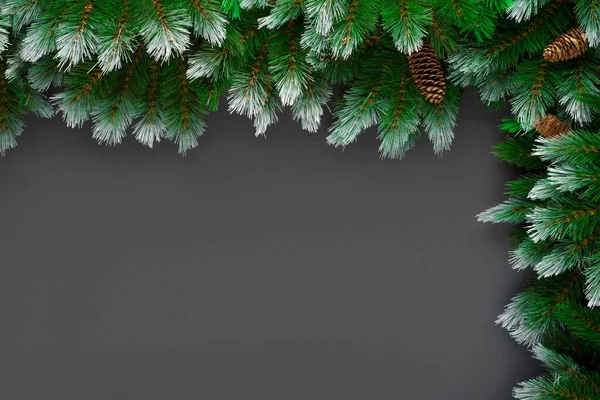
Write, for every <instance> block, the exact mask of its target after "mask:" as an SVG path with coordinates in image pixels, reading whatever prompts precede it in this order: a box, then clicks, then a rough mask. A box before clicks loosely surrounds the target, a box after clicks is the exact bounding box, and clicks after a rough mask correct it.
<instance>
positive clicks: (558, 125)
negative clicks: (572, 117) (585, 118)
mask: <svg viewBox="0 0 600 400" xmlns="http://www.w3.org/2000/svg"><path fill="white" fill-rule="evenodd" d="M533 127H534V128H535V130H536V131H537V132H538V133H539V134H540V135H542V136H545V137H555V136H558V135H562V134H563V133H566V132H568V131H569V130H570V129H571V127H570V126H569V124H567V123H566V122H564V121H561V120H560V119H558V117H557V116H555V115H552V114H547V115H546V116H545V117H544V118H542V119H541V120H540V121H539V122H538V123H537V124H535V125H534V126H533Z"/></svg>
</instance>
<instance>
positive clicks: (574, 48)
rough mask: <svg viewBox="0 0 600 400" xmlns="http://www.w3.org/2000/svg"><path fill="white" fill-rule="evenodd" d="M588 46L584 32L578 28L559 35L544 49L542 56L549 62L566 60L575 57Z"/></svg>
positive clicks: (581, 53)
mask: <svg viewBox="0 0 600 400" xmlns="http://www.w3.org/2000/svg"><path fill="white" fill-rule="evenodd" d="M587 48H588V43H587V39H586V37H585V33H583V31H582V30H581V29H579V28H575V29H571V30H570V31H569V32H567V33H565V34H562V35H560V36H559V37H558V38H557V39H555V40H554V41H553V42H552V43H550V44H549V45H548V46H546V48H545V49H544V58H545V59H546V60H548V61H550V62H560V61H567V60H570V59H572V58H577V57H579V56H581V55H583V53H585V51H586V50H587Z"/></svg>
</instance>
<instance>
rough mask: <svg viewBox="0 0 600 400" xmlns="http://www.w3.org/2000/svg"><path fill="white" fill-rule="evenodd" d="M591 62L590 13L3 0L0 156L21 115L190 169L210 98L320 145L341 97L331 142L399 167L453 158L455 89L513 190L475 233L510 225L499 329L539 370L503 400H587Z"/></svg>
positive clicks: (593, 344)
mask: <svg viewBox="0 0 600 400" xmlns="http://www.w3.org/2000/svg"><path fill="white" fill-rule="evenodd" d="M599 45H600V2H599V1H598V0H453V1H447V0H222V1H220V0H168V1H167V0H102V1H93V0H0V153H2V154H4V152H5V151H7V150H9V149H11V148H13V147H15V146H16V140H17V138H18V136H19V135H20V134H21V133H22V132H23V130H24V124H23V122H22V117H23V116H24V115H25V114H26V113H29V112H33V113H36V114H37V115H39V116H41V117H51V116H53V115H55V114H56V113H59V114H61V115H62V117H63V119H64V121H65V122H66V124H67V125H68V126H69V127H79V126H81V125H83V124H84V123H86V122H88V121H91V124H92V132H93V136H94V138H96V139H97V140H98V141H99V142H100V143H104V144H109V145H115V144H118V143H120V142H121V141H122V139H123V138H124V137H125V135H126V134H127V133H128V132H131V134H132V135H133V136H135V138H136V139H137V140H138V141H139V142H141V143H143V144H145V145H147V146H150V147H152V146H153V144H154V143H155V142H158V141H161V140H170V141H172V142H174V143H175V144H176V145H177V146H178V148H179V151H180V152H181V153H185V152H187V151H188V150H190V149H192V148H194V147H196V146H197V145H198V137H199V136H200V135H202V133H203V130H204V117H205V115H206V114H207V113H209V112H211V111H214V110H216V109H217V107H218V106H219V103H220V100H221V99H222V98H223V97H226V99H227V103H228V107H229V110H230V111H231V112H235V113H238V114H242V115H245V116H247V117H249V118H251V119H252V120H253V121H254V126H255V128H256V134H257V135H263V134H264V133H265V131H266V129H267V128H268V127H269V126H270V125H271V124H273V123H275V122H276V121H277V118H278V114H279V113H280V112H281V111H282V110H283V108H284V107H290V109H291V112H292V115H293V117H294V119H295V120H297V121H299V123H300V124H301V126H302V128H304V129H305V130H307V131H309V132H315V131H316V130H317V129H318V128H319V126H320V120H321V117H322V115H323V109H324V107H325V106H326V105H327V104H328V103H330V102H331V101H332V86H334V85H338V86H341V87H342V88H343V89H344V92H343V95H342V96H341V98H339V99H338V100H337V101H335V106H334V107H333V123H332V125H331V126H330V127H329V134H328V136H327V142H328V143H329V144H331V145H334V146H341V147H344V146H347V145H349V144H351V143H352V142H354V141H356V140H357V138H358V137H359V135H360V134H361V133H362V132H364V131H365V130H367V129H368V128H371V127H375V128H376V130H377V134H378V138H379V140H380V143H381V144H380V149H379V150H380V153H381V156H382V157H386V158H387V157H389V158H401V157H403V156H404V154H405V153H406V152H407V151H408V150H409V149H410V148H411V147H413V146H414V143H415V140H416V138H417V136H418V135H419V134H420V128H422V129H423V130H424V132H425V133H426V134H427V136H428V137H429V139H430V141H431V142H432V144H433V148H434V151H435V152H436V153H440V152H442V151H444V150H447V149H448V148H449V146H450V144H451V141H452V138H453V128H454V125H455V120H456V116H457V112H458V105H459V102H460V97H461V92H462V90H463V88H465V87H476V88H478V89H479V96H480V98H481V100H482V101H483V102H484V103H486V104H490V105H495V104H502V103H503V102H504V101H505V100H508V103H509V104H510V107H511V111H512V113H513V116H514V117H513V118H511V119H506V120H505V121H504V122H503V124H502V125H501V129H503V130H504V131H506V133H507V135H506V139H505V140H504V141H503V142H501V143H500V144H498V145H497V146H496V148H495V153H496V155H497V156H498V157H500V158H501V159H503V160H505V161H506V162H508V163H510V164H513V165H516V166H518V167H520V168H521V169H522V170H523V171H524V172H523V175H522V176H521V177H519V178H518V179H516V180H514V181H512V182H509V183H508V184H507V191H506V192H507V194H508V195H509V199H508V200H507V201H505V202H504V203H502V204H500V205H498V206H496V207H493V208H491V209H489V210H487V211H485V212H483V213H482V214H480V215H479V219H480V220H482V221H489V222H508V223H513V224H516V225H517V227H516V228H515V231H514V234H513V235H512V239H513V242H514V249H513V250H512V251H511V254H510V263H511V265H512V266H513V268H515V269H517V270H521V269H525V268H528V267H531V268H532V269H533V271H534V273H535V279H533V280H532V281H531V283H530V284H529V286H528V287H527V288H526V289H525V291H523V292H522V293H520V294H518V295H517V296H515V297H514V298H513V299H512V300H511V303H510V304H509V305H508V306H507V307H506V309H505V310H504V312H503V313H502V314H501V315H500V316H499V318H498V320H497V322H498V323H499V324H501V325H502V326H504V327H505V328H506V329H507V330H508V331H509V332H510V334H511V335H512V336H513V337H514V338H515V340H517V341H518V342H519V343H521V344H523V345H525V346H527V347H529V348H530V349H531V350H532V352H533V354H534V356H535V357H536V358H538V359H539V360H541V361H542V362H543V364H544V365H545V366H546V367H547V373H546V374H545V375H543V376H541V377H539V378H536V379H533V380H529V381H525V382H523V383H521V384H520V385H519V386H518V387H517V388H515V390H514V393H513V394H514V396H515V397H516V398H518V399H526V400H549V399H578V400H591V399H600V312H599V310H600V308H599V306H600V252H599V251H598V245H600V154H599V152H600V135H599V134H598V133H597V132H598V130H599V129H600V118H599V117H598V110H599V109H600V71H599V68H600V54H599V50H598V46H599ZM50 89H51V90H50ZM50 92H51V93H53V94H52V95H51V96H50V97H49V96H48V95H47V93H50Z"/></svg>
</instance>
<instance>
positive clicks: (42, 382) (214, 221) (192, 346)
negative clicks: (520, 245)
mask: <svg viewBox="0 0 600 400" xmlns="http://www.w3.org/2000/svg"><path fill="white" fill-rule="evenodd" d="M461 111H462V112H461V114H460V117H459V121H458V127H457V129H456V139H455V142H454V145H453V149H452V151H451V152H449V153H446V154H445V155H444V156H443V158H441V159H440V158H438V157H436V156H434V155H433V153H432V150H431V145H430V144H429V142H428V141H427V140H426V138H423V140H421V141H420V142H419V143H418V145H417V148H416V149H415V150H413V151H411V152H410V153H409V154H408V156H407V158H406V159H405V160H404V161H382V160H380V159H379V158H378V155H377V152H376V149H377V145H378V143H377V141H376V139H375V136H376V133H375V132H373V131H371V132H368V133H367V134H365V135H363V136H362V137H361V139H360V140H359V141H358V143H355V144H353V145H351V146H349V147H348V148H347V149H346V150H345V151H344V152H342V151H341V150H340V149H335V148H332V147H328V146H326V144H325V135H326V131H325V129H323V130H322V131H321V132H319V133H318V134H315V135H311V134H308V133H306V132H304V131H302V130H301V129H300V127H299V125H297V124H296V123H294V122H293V121H292V120H291V118H290V116H289V115H284V116H283V117H282V119H281V121H280V122H279V124H277V125H276V126H274V127H272V128H271V129H270V130H269V131H268V132H267V136H268V139H267V140H265V139H263V138H255V137H254V135H253V129H252V126H251V122H250V121H249V120H247V119H245V118H243V117H240V116H230V115H229V114H228V112H227V111H226V109H225V108H224V109H223V110H221V111H219V112H218V113H216V114H213V115H210V116H209V117H208V129H207V132H206V133H205V136H204V137H203V138H201V140H200V147H199V148H198V149H196V150H193V151H191V152H190V153H189V154H188V156H187V157H185V158H182V157H180V156H178V155H177V154H176V149H175V147H174V145H172V144H170V143H161V144H160V145H159V146H158V147H157V148H155V149H154V150H150V149H147V148H145V147H143V146H141V145H139V144H137V143H136V142H135V141H134V139H133V138H128V139H126V140H125V142H124V144H122V145H121V146H118V147H115V148H110V147H101V146H97V144H96V143H95V141H94V139H92V137H91V132H90V129H89V127H87V128H86V129H79V130H71V129H68V128H66V127H65V126H64V124H63V123H62V121H61V120H60V118H56V119H54V120H51V121H44V120H38V119H35V118H33V117H32V118H28V119H27V125H28V126H27V130H26V132H25V133H24V134H23V136H22V137H21V140H20V142H19V143H20V145H19V147H18V148H17V149H16V150H13V151H11V152H9V153H7V156H6V157H5V158H4V159H2V160H0V188H1V189H0V190H1V193H2V200H1V201H0V221H1V225H0V257H1V258H0V260H1V264H2V267H1V269H0V271H1V278H0V321H1V329H0V377H1V378H0V381H1V382H0V398H1V399H7V400H8V399H10V400H21V399H23V400H34V399H35V400H39V399H43V400H54V399H56V400H59V399H60V400H95V399H103V400H104V399H115V400H121V399H123V400H124V399H144V400H164V399H174V400H179V399H194V400H198V399H201V400H204V399H207V400H208V399H210V400H222V399H223V400H229V399H231V400H267V399H272V400H337V399H340V400H342V399H343V400H365V399H369V400H379V399H396V400H405V399H406V400H408V399H411V400H412V399H417V400H421V399H422V400H439V399H444V400H454V399H456V400H459V399H460V400H470V399H482V400H500V399H502V400H505V399H510V398H511V388H512V387H513V386H514V385H515V384H516V383H517V382H518V381H522V380H525V379H528V378H532V377H534V376H536V375H537V374H538V373H539V372H540V370H539V366H538V364H537V362H535V361H534V360H532V359H531V357H530V354H529V353H528V352H527V351H526V350H525V349H524V348H521V347H520V346H518V345H517V344H516V343H514V342H513V341H512V339H511V338H510V336H509V335H508V333H507V332H505V331H504V330H503V329H502V328H500V327H498V326H496V325H495V324H494V320H495V318H496V316H497V315H498V314H499V313H500V312H501V311H502V308H503V306H504V305H505V304H506V303H507V302H508V301H509V299H510V297H511V296H513V295H514V294H516V293H517V291H519V290H520V289H521V288H522V287H523V285H524V282H525V281H526V278H527V276H526V275H525V274H517V273H516V272H514V271H513V270H511V269H510V267H509V266H508V264H507V258H508V254H507V251H508V238H507V235H508V232H509V229H510V227H508V226H492V225H485V224H480V223H478V222H477V221H476V219H475V215H476V214H477V213H478V212H480V211H483V210H484V209H486V208H488V207H490V206H492V205H495V204H496V203H498V202H500V201H502V200H503V199H504V195H503V194H502V193H503V190H504V187H503V185H504V183H505V181H506V180H508V179H511V178H512V177H514V176H515V171H514V170H512V169H511V168H509V167H508V166H507V165H506V164H503V163H502V162H501V161H499V160H497V159H495V158H494V157H493V156H492V155H490V151H491V146H492V145H493V144H494V143H497V142H498V141H500V140H501V139H502V133H501V132H499V131H498V130H497V129H496V126H497V124H498V119H499V118H500V114H497V113H494V112H492V111H489V110H486V109H485V108H484V107H483V106H481V105H479V104H477V101H476V98H475V96H474V95H472V94H471V95H469V96H466V98H465V100H464V102H463V105H462V109H461ZM327 119H328V120H327V121H326V122H329V117H327Z"/></svg>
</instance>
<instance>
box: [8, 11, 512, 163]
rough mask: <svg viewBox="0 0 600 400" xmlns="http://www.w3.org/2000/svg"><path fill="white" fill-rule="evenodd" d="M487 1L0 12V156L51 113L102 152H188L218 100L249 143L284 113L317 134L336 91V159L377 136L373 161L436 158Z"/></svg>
mask: <svg viewBox="0 0 600 400" xmlns="http://www.w3.org/2000/svg"><path fill="white" fill-rule="evenodd" d="M493 3H496V1H481V0H457V1H455V2H453V3H452V4H450V3H448V2H446V1H445V0H400V1H397V0H393V1H392V0H276V1H267V0H223V1H220V0H168V1H166V0H102V1H98V0H0V16H1V20H0V52H1V57H2V62H3V64H2V65H0V66H1V67H2V71H3V72H2V76H0V78H2V80H0V85H3V86H2V87H5V89H3V90H6V91H7V93H9V95H8V97H5V100H4V101H6V102H7V104H8V105H7V106H3V108H0V113H1V114H0V118H1V120H0V121H3V122H2V123H1V124H0V135H2V138H3V139H2V141H1V142H0V152H4V151H5V150H7V149H9V148H11V147H14V145H15V138H16V137H17V136H18V135H19V134H20V133H21V132H22V131H23V123H22V121H21V116H22V115H23V114H25V113H26V112H28V111H34V112H37V113H39V114H41V115H43V116H50V115H52V114H53V112H54V111H53V110H55V111H56V112H58V113H60V114H61V115H62V117H63V119H64V120H65V122H66V124H67V125H68V126H70V127H80V126H81V125H82V124H84V123H86V122H87V121H91V124H92V130H93V135H94V137H95V138H96V139H97V140H98V141H99V142H101V143H105V144H109V145H114V144H118V143H120V142H121V141H122V140H123V138H124V137H125V136H126V135H128V134H132V135H134V136H135V137H136V138H137V139H138V140H139V141H140V142H141V143H143V144H145V145H148V146H152V145H153V144H154V143H155V142H158V141H160V140H164V139H168V140H171V141H173V142H174V143H176V144H177V145H178V147H179V151H180V152H182V153H185V152H186V151H187V150H189V149H191V148H193V147H196V146H197V145H198V137H199V136H201V135H202V133H203V131H204V128H205V123H204V117H205V116H206V114H207V113H209V112H211V111H214V110H216V109H217V107H218V106H219V102H220V99H222V98H226V99H227V102H228V108H229V110H230V111H231V112H235V113H238V114H242V115H245V116H247V117H249V118H251V119H252V120H253V122H254V126H255V128H256V134H257V135H263V134H265V132H266V130H267V128H268V127H269V126H270V125H271V124H273V123H275V122H276V121H277V119H278V116H279V115H280V113H281V112H282V111H283V110H284V108H286V107H289V109H290V111H291V113H292V115H293V117H294V119H296V120H298V121H299V122H300V123H301V125H302V127H303V128H304V129H306V130H308V131H309V132H314V131H316V130H317V129H318V127H319V126H320V122H321V119H322V116H323V113H324V108H325V107H326V106H327V104H328V102H329V101H330V99H331V98H332V86H333V85H342V86H343V87H344V89H345V90H344V93H343V95H342V97H341V99H340V101H338V102H337V103H336V105H335V106H333V107H332V109H333V124H332V125H331V127H330V129H329V130H330V134H329V136H328V138H327V141H328V142H329V143H331V144H333V145H335V146H342V147H344V146H346V145H348V144H350V143H352V142H354V141H355V140H357V138H358V136H359V135H360V134H361V133H362V132H363V131H364V130H366V129H367V128H370V127H376V129H377V131H378V136H379V138H380V140H381V148H380V150H381V154H382V156H384V157H401V156H402V155H403V154H404V153H405V152H406V150H408V149H409V148H410V147H411V146H412V145H413V144H414V141H415V139H416V137H417V136H418V135H419V128H420V127H423V128H424V130H425V131H426V133H427V135H428V136H429V138H430V139H431V141H432V142H433V145H434V150H435V151H436V152H438V153H439V152H441V151H443V150H446V149H448V148H449V146H450V143H451V141H452V137H453V128H454V125H455V121H456V115H457V112H458V103H459V100H460V90H458V89H457V88H456V87H455V86H454V85H453V84H452V83H450V82H448V81H447V79H446V78H445V70H446V61H445V60H446V59H447V57H448V56H449V55H450V54H452V53H453V52H454V51H455V49H456V46H457V42H458V40H459V38H461V37H462V38H467V39H468V40H474V41H483V40H485V39H487V38H490V37H491V35H492V33H493V31H494V25H495V20H496V19H497V17H498V15H499V12H500V10H499V9H498V7H495V6H494V5H493ZM409 57H410V60H412V61H411V63H410V66H409ZM50 88H52V93H54V94H53V96H52V98H51V99H50V104H49V103H48V99H47V98H45V97H44V93H45V92H46V91H47V90H48V89H50ZM10 96H12V99H13V100H10V101H9V100H8V99H9V97H10ZM51 106H52V107H51Z"/></svg>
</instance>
